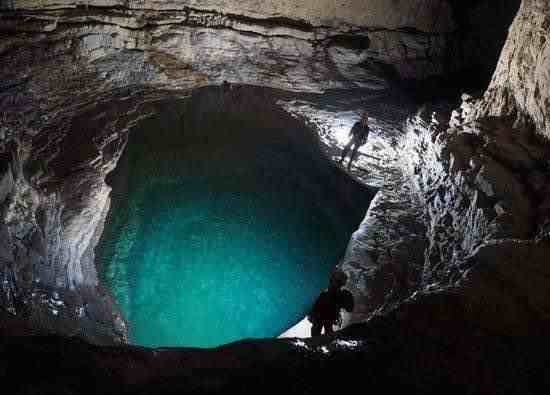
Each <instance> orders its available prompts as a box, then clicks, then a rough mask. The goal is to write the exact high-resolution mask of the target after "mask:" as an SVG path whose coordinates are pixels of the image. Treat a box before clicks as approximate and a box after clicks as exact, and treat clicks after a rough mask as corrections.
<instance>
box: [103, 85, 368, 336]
mask: <svg viewBox="0 0 550 395" xmlns="http://www.w3.org/2000/svg"><path fill="white" fill-rule="evenodd" d="M156 108H157V111H156V115H155V116H153V117H151V118H150V119H148V120H146V121H143V122H142V123H140V124H139V125H138V126H137V127H135V128H134V129H133V130H132V131H131V133H130V138H129V142H128V145H127V147H126V149H125V152H124V154H123V156H122V157H121V159H120V161H119V163H118V165H117V168H116V169H115V171H114V172H113V173H111V175H110V176H109V179H108V183H109V184H110V185H111V187H112V188H113V190H112V193H111V199H112V202H111V209H110V212H109V215H108V218H107V220H106V225H105V230H104V232H103V235H102V238H101V241H100V243H99V245H98V248H97V249H96V254H97V258H96V261H97V266H98V268H99V271H100V277H101V280H102V282H103V283H104V284H105V285H107V286H108V287H109V288H110V289H111V291H112V293H113V295H114V298H115V300H116V301H117V303H118V304H119V307H120V309H121V311H122V313H123V315H124V317H125V318H126V320H127V321H128V323H129V332H130V342H131V343H134V344H139V345H144V346H153V347H157V346H194V347H212V346H217V345H220V344H223V343H227V342H231V341H236V340H239V339H243V338H255V337H272V336H277V335H279V334H281V333H282V332H284V331H285V330H286V329H288V328H290V327H291V326H293V325H294V324H296V323H297V322H298V321H300V320H301V319H302V318H303V316H304V315H305V314H307V311H308V309H309V307H310V306H311V304H312V302H313V300H314V299H315V297H316V296H317V294H318V293H319V291H321V290H322V289H323V288H324V287H326V281H327V278H328V275H329V272H330V271H331V270H332V269H333V268H334V267H335V266H336V264H337V263H338V260H339V259H340V258H341V257H342V255H343V254H344V252H345V249H346V246H347V242H348V240H349V237H350V235H351V233H352V232H353V231H354V230H355V229H356V228H357V226H358V224H359V223H360V221H361V220H362V218H363V216H364V213H365V211H366V209H367V206H368V203H369V201H370V199H369V196H370V195H369V192H368V190H367V189H366V188H364V187H363V186H362V185H360V184H359V183H357V182H356V181H354V180H352V179H351V178H350V177H349V176H347V175H346V174H345V173H343V172H342V171H341V170H339V169H338V168H337V167H336V166H335V165H333V164H332V163H331V162H330V161H329V160H328V159H327V158H326V157H325V156H324V154H323V151H322V149H321V147H320V143H319V140H318V137H317V136H316V135H315V133H313V132H312V131H311V130H310V129H308V128H307V127H306V126H305V125H304V124H303V123H302V122H300V121H299V120H298V119H296V118H293V117H292V116H290V115H289V114H288V113H286V112H285V111H283V110H282V109H280V108H279V107H277V106H276V105H275V104H274V102H273V100H272V99H271V98H270V97H269V93H267V91H261V90H254V89H247V88H245V87H240V88H239V89H238V90H237V89H233V90H231V91H229V90H227V89H224V88H217V87H210V88H204V89H200V90H198V91H196V92H195V93H194V94H193V95H192V96H191V97H189V98H186V99H166V100H163V101H161V102H159V103H158V104H156Z"/></svg>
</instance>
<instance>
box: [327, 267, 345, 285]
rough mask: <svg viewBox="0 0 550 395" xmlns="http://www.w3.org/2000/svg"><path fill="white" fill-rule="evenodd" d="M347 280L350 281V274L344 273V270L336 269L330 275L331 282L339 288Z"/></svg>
mask: <svg viewBox="0 0 550 395" xmlns="http://www.w3.org/2000/svg"><path fill="white" fill-rule="evenodd" d="M347 281H348V275H347V274H346V273H344V272H343V271H342V270H336V271H334V272H332V274H331V275H330V283H331V284H333V285H334V286H336V287H338V288H340V287H343V286H344V285H346V282H347Z"/></svg>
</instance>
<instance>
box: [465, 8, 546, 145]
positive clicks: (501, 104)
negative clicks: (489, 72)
mask: <svg viewBox="0 0 550 395" xmlns="http://www.w3.org/2000/svg"><path fill="white" fill-rule="evenodd" d="M549 29H550V4H549V3H548V2H547V1H544V0H524V1H523V2H522V4H521V8H520V10H519V13H518V15H517V17H516V19H515V20H514V23H513V24H512V27H511V29H510V34H509V38H508V41H507V42H506V45H505V46H504V49H503V50H502V56H501V57H500V60H499V62H498V65H497V69H496V71H495V73H494V75H493V79H492V81H491V85H490V87H489V89H488V90H487V92H486V93H485V95H484V97H483V100H482V101H481V103H480V104H479V108H478V110H477V111H476V112H475V117H481V116H488V115H493V116H511V117H513V118H514V119H516V120H517V121H518V124H522V125H524V126H530V127H534V128H536V130H537V131H538V132H539V134H540V135H542V136H544V138H546V139H548V138H550V117H549V116H548V114H549V112H550V42H549V34H548V31H549Z"/></svg>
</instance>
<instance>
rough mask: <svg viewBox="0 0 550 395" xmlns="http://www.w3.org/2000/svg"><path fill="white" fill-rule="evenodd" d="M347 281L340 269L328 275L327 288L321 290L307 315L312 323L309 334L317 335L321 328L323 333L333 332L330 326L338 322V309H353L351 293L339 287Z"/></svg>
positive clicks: (349, 310)
mask: <svg viewBox="0 0 550 395" xmlns="http://www.w3.org/2000/svg"><path fill="white" fill-rule="evenodd" d="M347 281H348V276H347V275H346V273H344V272H342V271H335V272H334V273H332V275H331V276H330V280H329V286H328V288H327V289H326V290H325V291H323V292H321V294H320V295H319V297H318V298H317V300H316V301H315V303H314V304H313V307H312V309H311V311H310V313H309V315H308V317H307V318H308V320H309V321H310V322H311V323H312V324H313V326H312V327H311V336H312V337H313V336H319V335H320V334H321V331H322V329H323V328H325V334H330V333H332V332H333V329H332V327H333V326H334V325H336V324H338V323H340V309H345V310H346V311H348V312H351V311H352V310H353V305H354V302H353V295H352V294H351V292H349V291H348V290H345V289H341V288H342V287H343V286H344V285H346V282H347Z"/></svg>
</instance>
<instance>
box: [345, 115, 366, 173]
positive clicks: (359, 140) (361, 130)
mask: <svg viewBox="0 0 550 395" xmlns="http://www.w3.org/2000/svg"><path fill="white" fill-rule="evenodd" d="M349 136H350V137H351V139H350V141H349V143H348V144H347V145H346V146H345V148H344V151H342V157H341V158H340V162H339V163H341V164H343V163H344V158H345V157H346V155H347V154H348V152H349V150H350V148H351V147H352V146H353V149H352V151H351V155H350V157H349V162H348V171H349V170H351V163H352V162H353V161H354V160H355V157H356V156H357V151H359V148H360V147H361V146H363V145H365V143H366V142H367V138H368V137H369V117H368V114H367V113H366V112H364V113H363V116H362V117H361V120H360V121H357V122H355V124H354V125H353V127H352V128H351V130H350V131H349Z"/></svg>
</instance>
